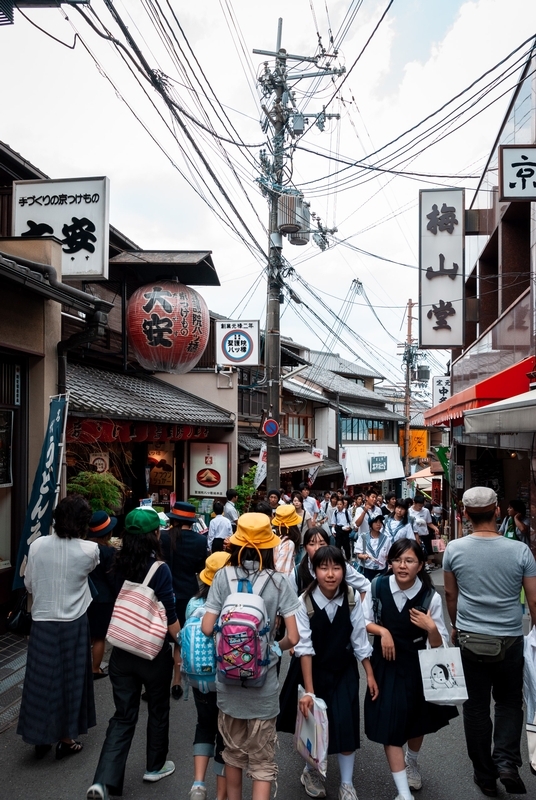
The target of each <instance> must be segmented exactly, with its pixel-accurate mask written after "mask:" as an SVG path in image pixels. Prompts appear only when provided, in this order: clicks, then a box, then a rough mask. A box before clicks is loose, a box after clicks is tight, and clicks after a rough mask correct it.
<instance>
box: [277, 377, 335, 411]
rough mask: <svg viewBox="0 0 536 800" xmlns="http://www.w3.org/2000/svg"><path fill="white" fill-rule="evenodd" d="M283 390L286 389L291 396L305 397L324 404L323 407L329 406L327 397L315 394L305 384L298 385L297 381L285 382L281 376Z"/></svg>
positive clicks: (318, 393)
mask: <svg viewBox="0 0 536 800" xmlns="http://www.w3.org/2000/svg"><path fill="white" fill-rule="evenodd" d="M283 388H284V389H286V390H287V391H288V392H292V394H294V395H296V396H297V397H306V398H307V400H314V401H315V402H317V403H324V404H325V405H328V404H329V400H328V398H327V397H324V395H323V394H320V392H315V390H314V389H313V388H312V387H311V386H309V385H308V384H305V383H299V381H297V380H292V378H290V379H289V380H285V378H284V376H283Z"/></svg>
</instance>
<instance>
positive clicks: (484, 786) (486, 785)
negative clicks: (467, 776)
mask: <svg viewBox="0 0 536 800" xmlns="http://www.w3.org/2000/svg"><path fill="white" fill-rule="evenodd" d="M473 780H474V782H475V783H476V785H477V786H478V788H479V789H480V791H481V792H482V794H485V795H486V797H497V781H495V780H494V779H493V778H477V777H476V775H473Z"/></svg>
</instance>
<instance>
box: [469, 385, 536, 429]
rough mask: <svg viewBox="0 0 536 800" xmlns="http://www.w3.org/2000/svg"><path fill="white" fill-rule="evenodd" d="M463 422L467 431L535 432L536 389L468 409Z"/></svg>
mask: <svg viewBox="0 0 536 800" xmlns="http://www.w3.org/2000/svg"><path fill="white" fill-rule="evenodd" d="M463 422H464V425H465V431H466V433H533V432H535V431H536V391H532V392H524V393H523V394H518V395H516V397H508V398H507V399H506V400H500V401H499V402H498V403H491V404H490V405H488V406H486V407H485V408H476V409H474V410H473V411H467V412H466V413H465V414H464V418H463Z"/></svg>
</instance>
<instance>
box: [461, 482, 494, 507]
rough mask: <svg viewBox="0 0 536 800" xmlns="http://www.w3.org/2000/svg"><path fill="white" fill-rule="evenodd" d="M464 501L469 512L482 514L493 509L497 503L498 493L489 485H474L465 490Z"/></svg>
mask: <svg viewBox="0 0 536 800" xmlns="http://www.w3.org/2000/svg"><path fill="white" fill-rule="evenodd" d="M462 503H463V505H464V506H465V510H466V511H468V512H469V513H470V512H471V511H474V513H475V514H481V513H483V512H485V511H493V509H494V508H495V506H496V505H497V495H496V493H495V492H494V491H493V489H490V488H488V487H487V486H473V487H472V488H471V489H467V491H466V492H464V494H463V497H462Z"/></svg>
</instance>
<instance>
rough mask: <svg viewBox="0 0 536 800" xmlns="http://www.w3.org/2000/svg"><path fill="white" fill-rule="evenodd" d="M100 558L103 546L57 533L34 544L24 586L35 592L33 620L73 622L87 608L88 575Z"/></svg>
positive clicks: (88, 600)
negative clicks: (60, 535) (65, 537)
mask: <svg viewBox="0 0 536 800" xmlns="http://www.w3.org/2000/svg"><path fill="white" fill-rule="evenodd" d="M99 561H100V553H99V546H98V544H97V543H96V542H88V541H86V540H85V539H61V538H60V537H59V536H57V535H56V534H55V533H51V534H50V535H49V536H40V537H39V539H36V540H35V542H32V544H31V545H30V550H29V551H28V563H27V564H26V572H25V573H24V585H25V586H26V589H27V591H28V592H29V593H30V594H31V595H32V601H33V602H32V619H34V620H37V621H41V622H72V621H73V620H75V619H78V618H79V617H81V616H82V614H84V613H85V612H86V611H87V608H88V606H89V604H90V603H91V592H90V591H89V584H88V580H87V576H88V575H89V573H90V572H92V571H93V570H94V569H95V567H96V566H97V564H98V563H99Z"/></svg>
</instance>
